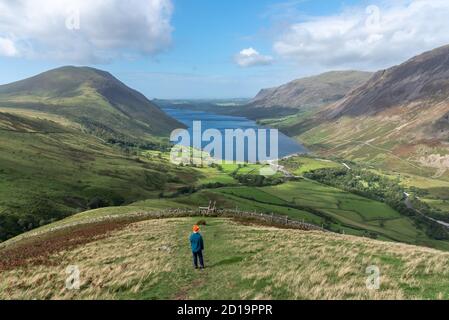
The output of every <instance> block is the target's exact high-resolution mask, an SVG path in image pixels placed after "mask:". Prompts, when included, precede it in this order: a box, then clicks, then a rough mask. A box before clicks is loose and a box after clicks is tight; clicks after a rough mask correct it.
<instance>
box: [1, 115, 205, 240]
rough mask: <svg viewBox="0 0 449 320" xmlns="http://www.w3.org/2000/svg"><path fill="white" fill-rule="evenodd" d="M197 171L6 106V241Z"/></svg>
mask: <svg viewBox="0 0 449 320" xmlns="http://www.w3.org/2000/svg"><path fill="white" fill-rule="evenodd" d="M199 177H201V175H200V174H199V173H197V172H196V171H194V170H193V169H188V168H178V167H176V166H173V165H171V164H170V163H169V161H167V160H163V159H159V157H158V156H145V157H139V156H137V155H133V154H132V153H125V152H124V151H123V150H121V149H119V148H116V147H112V146H111V145H109V144H106V143H104V142H103V141H102V140H99V139H98V138H95V137H93V136H91V135H89V134H85V133H82V132H80V131H79V130H78V129H75V128H71V127H70V126H62V125H61V124H59V123H56V122H51V121H48V120H41V119H38V118H32V117H24V116H19V115H17V114H16V115H13V114H5V113H0V194H1V196H0V241H1V240H5V239H7V238H9V237H11V236H14V235H17V234H19V233H21V232H24V231H27V230H30V229H32V228H35V227H38V226H40V225H43V224H46V223H49V222H52V221H54V220H57V219H61V218H63V217H66V216H67V215H70V214H73V213H76V212H80V211H84V210H86V209H87V208H89V207H98V206H100V207H101V206H110V205H121V204H124V203H131V202H134V201H137V200H140V199H146V198H151V197H157V196H158V194H159V193H160V192H161V191H164V190H165V191H170V190H173V189H176V188H177V187H178V186H180V185H185V184H190V183H194V181H195V180H196V179H197V178H199Z"/></svg>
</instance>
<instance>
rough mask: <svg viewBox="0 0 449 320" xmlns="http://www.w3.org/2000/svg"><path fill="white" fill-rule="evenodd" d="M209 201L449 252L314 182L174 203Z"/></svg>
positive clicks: (388, 211) (391, 213)
mask: <svg viewBox="0 0 449 320" xmlns="http://www.w3.org/2000/svg"><path fill="white" fill-rule="evenodd" d="M210 200H213V201H217V206H218V207H220V208H228V209H235V208H238V209H240V210H243V211H257V212H261V213H268V214H270V213H275V214H279V215H284V216H288V217H290V218H291V219H295V220H299V221H303V220H304V221H305V222H308V223H312V224H315V225H318V226H321V225H324V226H326V227H327V228H329V229H330V230H332V231H334V232H339V233H345V234H351V235H357V236H364V237H366V236H370V237H373V236H375V237H377V238H378V239H381V240H388V241H395V242H405V243H410V244H416V245H423V246H429V247H432V248H438V249H442V250H449V243H448V242H445V241H437V240H433V239H431V238H429V237H428V236H427V235H426V234H425V232H423V231H422V230H421V229H419V228H418V227H416V226H415V224H414V223H413V221H412V220H411V219H410V218H408V217H405V216H402V215H400V214H399V213H398V212H396V211H395V210H393V209H392V208H390V207H389V206H388V205H386V204H384V203H381V202H377V201H374V200H370V199H367V198H363V197H360V196H357V195H354V194H351V193H349V192H346V191H342V190H339V189H336V188H332V187H328V186H324V185H322V184H319V183H316V182H314V181H308V180H301V181H297V182H289V183H285V184H282V185H278V186H272V187H262V188H253V187H228V188H220V189H214V190H205V191H202V192H199V193H196V194H193V195H190V196H187V197H183V198H179V199H175V201H176V202H178V203H181V204H184V205H189V206H192V207H197V206H204V205H207V204H208V203H209V201H210Z"/></svg>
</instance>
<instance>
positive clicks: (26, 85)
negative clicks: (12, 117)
mask: <svg viewBox="0 0 449 320" xmlns="http://www.w3.org/2000/svg"><path fill="white" fill-rule="evenodd" d="M0 108H13V109H22V110H23V109H24V110H31V111H39V112H41V116H42V114H49V115H57V116H60V117H64V118H66V119H68V120H69V121H71V122H74V123H76V124H78V125H79V126H80V127H81V128H82V129H83V130H85V131H87V132H89V133H93V134H95V135H97V136H99V137H101V138H103V139H107V140H110V141H112V142H114V141H115V142H122V143H126V142H130V143H138V142H140V143H145V142H150V141H151V142H154V141H155V136H163V137H164V138H168V135H169V133H170V132H171V131H172V130H173V129H176V128H182V127H183V125H182V124H180V123H178V122H177V121H176V120H174V119H172V118H170V117H168V116H167V115H166V114H165V113H164V112H162V111H161V110H160V109H159V108H158V107H157V106H156V105H154V104H153V103H152V102H151V101H149V100H148V99H147V98H146V97H145V96H143V95H142V94H141V93H139V92H137V91H135V90H133V89H131V88H129V87H127V86H126V85H125V84H123V83H122V82H120V81H119V80H118V79H116V78H114V77H113V76H112V75H111V74H110V73H107V72H104V71H101V70H97V69H93V68H87V67H62V68H59V69H55V70H51V71H48V72H45V73H42V74H40V75H37V76H35V77H32V78H29V79H26V80H22V81H18V82H15V83H11V84H7V85H3V86H0Z"/></svg>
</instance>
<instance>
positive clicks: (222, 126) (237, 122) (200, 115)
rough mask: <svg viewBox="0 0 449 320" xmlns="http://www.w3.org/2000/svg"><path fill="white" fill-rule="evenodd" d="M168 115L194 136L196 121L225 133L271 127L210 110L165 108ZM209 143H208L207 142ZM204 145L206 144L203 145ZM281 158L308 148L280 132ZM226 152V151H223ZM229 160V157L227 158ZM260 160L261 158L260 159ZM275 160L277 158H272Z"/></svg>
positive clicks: (301, 152)
mask: <svg viewBox="0 0 449 320" xmlns="http://www.w3.org/2000/svg"><path fill="white" fill-rule="evenodd" d="M163 110H164V111H165V112H166V113H167V114H168V115H170V116H171V117H173V118H175V119H176V120H178V121H179V122H181V123H183V124H185V125H186V126H187V127H188V131H189V132H190V134H191V136H192V132H193V123H194V121H201V126H202V131H203V132H204V131H205V130H207V129H217V130H219V131H220V132H221V133H222V134H223V135H224V132H225V130H226V129H233V130H235V129H242V130H246V129H255V130H257V129H269V128H266V127H263V126H260V125H258V124H257V123H256V122H255V121H252V120H249V119H247V118H243V117H233V116H226V115H219V114H214V113H210V112H203V111H193V110H186V109H175V108H164V109H163ZM267 140H268V141H267V150H269V144H270V143H269V140H270V139H269V135H268V139H267ZM205 144H207V143H205ZM203 147H204V145H203ZM278 148H279V153H278V154H279V158H284V157H287V156H290V155H294V154H305V153H307V152H308V151H307V149H306V148H305V147H304V146H302V145H301V144H299V143H298V142H297V141H296V140H294V139H292V138H290V137H288V136H286V135H285V134H283V133H281V132H279V135H278ZM223 149H224V148H223ZM223 154H224V151H223ZM227 160H229V159H227ZM245 160H248V157H247V152H246V153H245ZM258 160H259V159H258ZM271 160H275V159H271Z"/></svg>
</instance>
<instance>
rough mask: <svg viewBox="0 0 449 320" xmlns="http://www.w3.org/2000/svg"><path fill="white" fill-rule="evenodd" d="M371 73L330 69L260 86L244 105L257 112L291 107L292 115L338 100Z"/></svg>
mask: <svg viewBox="0 0 449 320" xmlns="http://www.w3.org/2000/svg"><path fill="white" fill-rule="evenodd" d="M371 75H372V74H371V73H369V72H362V71H330V72H326V73H323V74H319V75H316V76H311V77H306V78H301V79H297V80H294V81H291V82H289V83H287V84H284V85H282V86H279V87H275V88H269V89H262V90H261V91H260V92H259V94H258V95H257V96H256V97H255V98H254V99H252V100H251V101H250V102H249V104H248V105H247V108H248V109H255V110H259V111H261V109H267V108H272V109H285V110H288V109H291V110H290V113H292V114H294V113H295V112H298V111H300V110H302V111H304V110H308V109H314V108H319V107H321V106H323V105H327V104H331V103H333V102H336V101H338V100H340V99H342V98H343V97H344V96H345V95H346V94H347V93H348V92H350V91H351V90H353V89H355V88H357V87H358V86H360V85H362V84H363V83H365V82H366V81H367V80H368V79H369V78H370V77H371ZM262 112H264V111H263V110H262ZM273 114H275V112H274V113H273Z"/></svg>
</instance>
